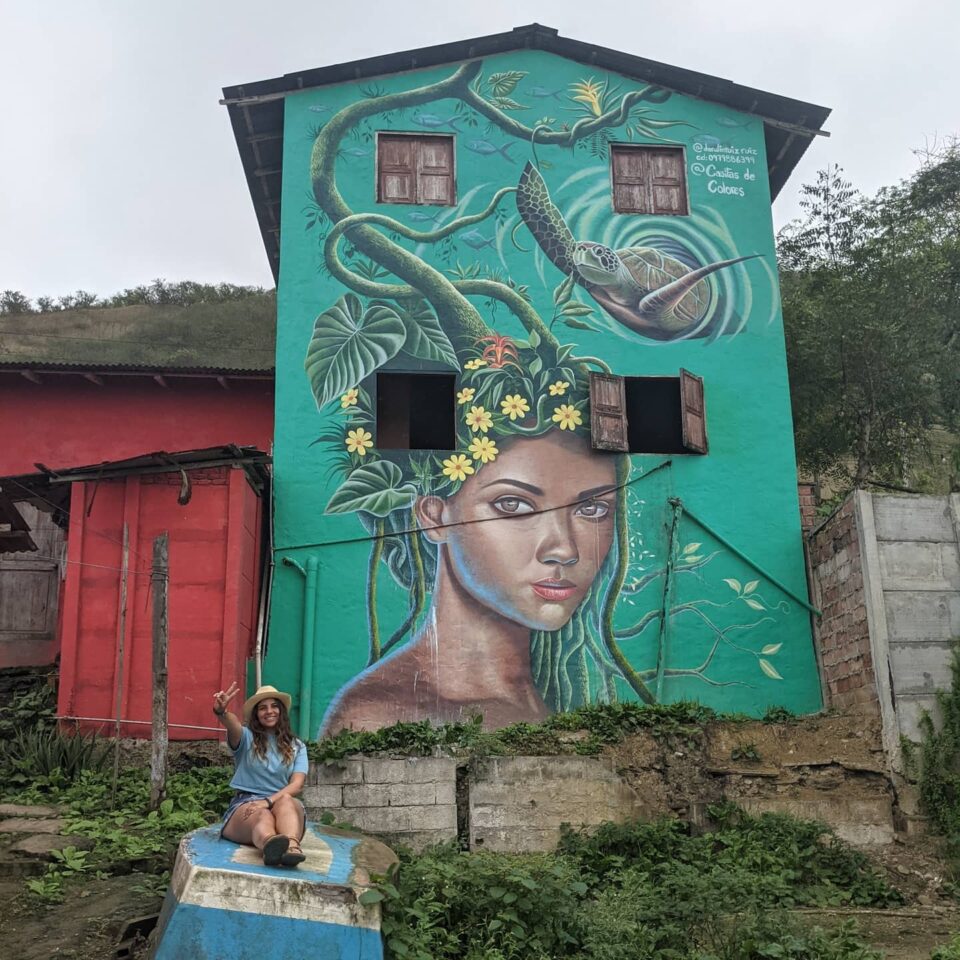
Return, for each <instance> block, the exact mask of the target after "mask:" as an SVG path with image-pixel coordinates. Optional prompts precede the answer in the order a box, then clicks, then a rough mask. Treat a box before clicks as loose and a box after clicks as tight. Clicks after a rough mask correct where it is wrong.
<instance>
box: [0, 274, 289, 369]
mask: <svg viewBox="0 0 960 960" xmlns="http://www.w3.org/2000/svg"><path fill="white" fill-rule="evenodd" d="M275 346H276V302H275V299H274V296H273V294H267V293H265V294H263V295H262V296H253V297H247V298H244V299H242V300H233V301H224V302H210V303H196V304H191V305H189V306H172V305H156V306H152V305H138V306H130V307H98V308H92V309H80V310H63V311H56V312H51V313H22V314H8V315H5V316H2V317H0V368H4V367H5V368H8V369H9V368H13V369H37V368H47V369H52V370H56V369H64V370H66V369H76V368H83V369H85V370H91V369H96V370H109V369H113V368H115V369H117V370H118V371H119V370H130V371H133V370H138V371H166V372H173V371H182V372H184V373H189V372H212V373H223V374H230V373H240V374H242V373H254V372H257V373H268V372H270V371H272V370H273V369H274V351H275Z"/></svg>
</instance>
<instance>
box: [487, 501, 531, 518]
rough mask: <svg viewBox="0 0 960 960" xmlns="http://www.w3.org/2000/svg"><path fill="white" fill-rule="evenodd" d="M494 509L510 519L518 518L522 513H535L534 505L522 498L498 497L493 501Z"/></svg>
mask: <svg viewBox="0 0 960 960" xmlns="http://www.w3.org/2000/svg"><path fill="white" fill-rule="evenodd" d="M493 508H494V510H498V511H499V512H500V513H503V514H506V515H507V516H510V517H516V516H519V515H520V514H522V513H533V504H532V503H530V501H529V500H524V499H523V498H522V497H497V499H496V500H494V501H493Z"/></svg>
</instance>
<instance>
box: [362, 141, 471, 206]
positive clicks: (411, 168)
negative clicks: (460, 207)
mask: <svg viewBox="0 0 960 960" xmlns="http://www.w3.org/2000/svg"><path fill="white" fill-rule="evenodd" d="M377 201H378V202H379V203H432V204H441V205H446V206H450V205H452V204H454V203H456V187H455V184H454V176H453V137H451V136H430V137H425V136H419V135H414V134H394V133H380V134H377Z"/></svg>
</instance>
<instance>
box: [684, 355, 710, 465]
mask: <svg viewBox="0 0 960 960" xmlns="http://www.w3.org/2000/svg"><path fill="white" fill-rule="evenodd" d="M680 402H681V405H682V406H681V411H680V416H681V428H682V431H683V445H684V447H686V449H687V450H689V451H690V452H691V453H706V452H707V449H708V447H707V411H706V406H705V403H704V397H703V377H698V376H697V375H696V374H694V373H690V371H689V370H684V369H682V368H681V370H680Z"/></svg>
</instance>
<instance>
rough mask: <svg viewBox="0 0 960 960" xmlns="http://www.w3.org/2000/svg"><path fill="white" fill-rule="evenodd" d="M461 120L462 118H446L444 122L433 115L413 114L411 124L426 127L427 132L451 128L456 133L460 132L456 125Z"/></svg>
mask: <svg viewBox="0 0 960 960" xmlns="http://www.w3.org/2000/svg"><path fill="white" fill-rule="evenodd" d="M462 119H463V118H462V117H448V118H447V119H446V120H444V119H443V118H442V117H438V116H437V115H436V114H435V113H415V114H414V115H413V122H414V123H416V124H419V125H420V126H421V127H427V129H429V130H437V129H439V128H440V127H452V128H453V129H454V130H456V131H457V132H458V133H459V132H460V128H459V127H458V126H457V124H458V123H459V122H460V121H461V120H462Z"/></svg>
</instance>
